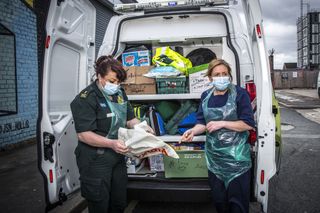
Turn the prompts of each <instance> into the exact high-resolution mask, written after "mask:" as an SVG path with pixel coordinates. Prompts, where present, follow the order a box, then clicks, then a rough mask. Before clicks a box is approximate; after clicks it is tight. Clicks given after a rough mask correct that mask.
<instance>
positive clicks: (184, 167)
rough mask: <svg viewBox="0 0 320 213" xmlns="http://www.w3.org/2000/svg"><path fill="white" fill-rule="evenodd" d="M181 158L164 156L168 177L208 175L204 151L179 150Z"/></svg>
mask: <svg viewBox="0 0 320 213" xmlns="http://www.w3.org/2000/svg"><path fill="white" fill-rule="evenodd" d="M177 154H178V155H179V157H180V158H179V159H174V158H170V157H167V156H165V157H164V171H165V177H166V178H194V177H208V169H207V165H206V159H205V153H204V151H199V150H197V151H195V150H190V151H189V150H188V151H177Z"/></svg>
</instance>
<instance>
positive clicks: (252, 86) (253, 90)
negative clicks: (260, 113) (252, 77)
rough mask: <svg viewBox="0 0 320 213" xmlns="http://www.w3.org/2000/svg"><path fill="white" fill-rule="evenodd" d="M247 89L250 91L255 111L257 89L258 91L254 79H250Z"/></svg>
mask: <svg viewBox="0 0 320 213" xmlns="http://www.w3.org/2000/svg"><path fill="white" fill-rule="evenodd" d="M246 90H247V92H248V93H249V97H250V101H251V106H252V110H253V111H255V110H256V105H257V100H256V96H257V91H256V85H255V84H254V83H253V81H248V82H247V83H246Z"/></svg>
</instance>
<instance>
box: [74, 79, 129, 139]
mask: <svg viewBox="0 0 320 213" xmlns="http://www.w3.org/2000/svg"><path fill="white" fill-rule="evenodd" d="M121 90H122V93H123V99H124V101H128V97H127V95H126V94H125V92H124V90H123V89H122V88H121ZM118 100H119V97H118V95H113V96H112V101H114V102H118ZM127 104H128V106H127V121H128V120H131V119H133V118H134V113H133V109H132V107H131V104H130V103H129V101H128V102H127ZM70 106H71V111H72V116H73V119H74V124H75V129H76V132H77V133H80V132H86V131H93V132H95V133H97V134H99V135H101V136H104V137H105V136H106V135H108V132H109V130H110V125H111V121H112V117H110V116H109V117H108V116H107V114H109V113H111V110H110V108H109V106H108V104H107V101H106V99H105V97H104V96H103V94H102V92H101V91H100V90H99V88H98V86H97V84H96V82H93V83H91V84H90V85H89V86H88V87H87V88H85V89H84V90H82V91H81V92H80V93H79V94H78V95H77V96H76V97H75V98H74V100H73V101H72V102H71V104H70Z"/></svg>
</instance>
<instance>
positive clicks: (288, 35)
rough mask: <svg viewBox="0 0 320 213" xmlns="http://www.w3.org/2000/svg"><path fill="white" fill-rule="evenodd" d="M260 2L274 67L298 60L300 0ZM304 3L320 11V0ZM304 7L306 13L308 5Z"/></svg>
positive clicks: (310, 0)
mask: <svg viewBox="0 0 320 213" xmlns="http://www.w3.org/2000/svg"><path fill="white" fill-rule="evenodd" d="M138 1H139V2H150V1H149V0H138ZM239 1H240V0H239ZM260 3H261V7H262V15H263V19H264V32H265V36H266V37H265V38H266V42H267V50H271V49H272V48H273V49H274V50H275V53H274V68H276V69H282V67H283V63H285V62H297V26H296V21H297V18H298V17H299V16H300V0H260ZM304 3H309V5H310V9H311V10H312V9H318V10H319V11H320V0H304ZM303 8H304V13H306V11H307V6H306V5H304V7H303Z"/></svg>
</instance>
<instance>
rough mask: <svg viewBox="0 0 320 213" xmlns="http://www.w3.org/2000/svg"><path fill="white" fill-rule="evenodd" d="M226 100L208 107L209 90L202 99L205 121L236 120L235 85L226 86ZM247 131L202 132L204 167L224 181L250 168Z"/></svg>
mask: <svg viewBox="0 0 320 213" xmlns="http://www.w3.org/2000/svg"><path fill="white" fill-rule="evenodd" d="M228 92H229V94H228V100H227V102H226V104H225V105H224V106H222V107H216V108H208V101H209V99H210V97H211V95H212V94H213V90H212V91H211V92H210V93H209V94H208V95H207V97H206V98H205V99H204V100H203V102H202V109H203V115H204V118H205V120H206V123H209V122H210V121H221V120H225V121H237V120H238V115H237V104H236V97H237V91H236V87H235V86H234V85H233V84H231V85H230V86H229V88H228ZM247 138H248V132H247V131H244V132H236V131H233V130H229V129H225V128H222V129H220V130H217V131H215V132H212V133H209V132H207V134H206V144H205V152H206V160H207V166H208V169H209V170H210V171H211V172H212V173H214V174H215V175H216V176H217V177H218V178H219V179H220V180H222V181H223V182H224V185H225V187H226V188H227V187H228V185H229V183H230V182H231V181H232V180H233V179H234V178H236V177H238V176H239V175H241V174H243V173H245V172H246V171H248V170H249V169H250V168H251V158H250V146H249V144H248V143H247Z"/></svg>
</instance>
